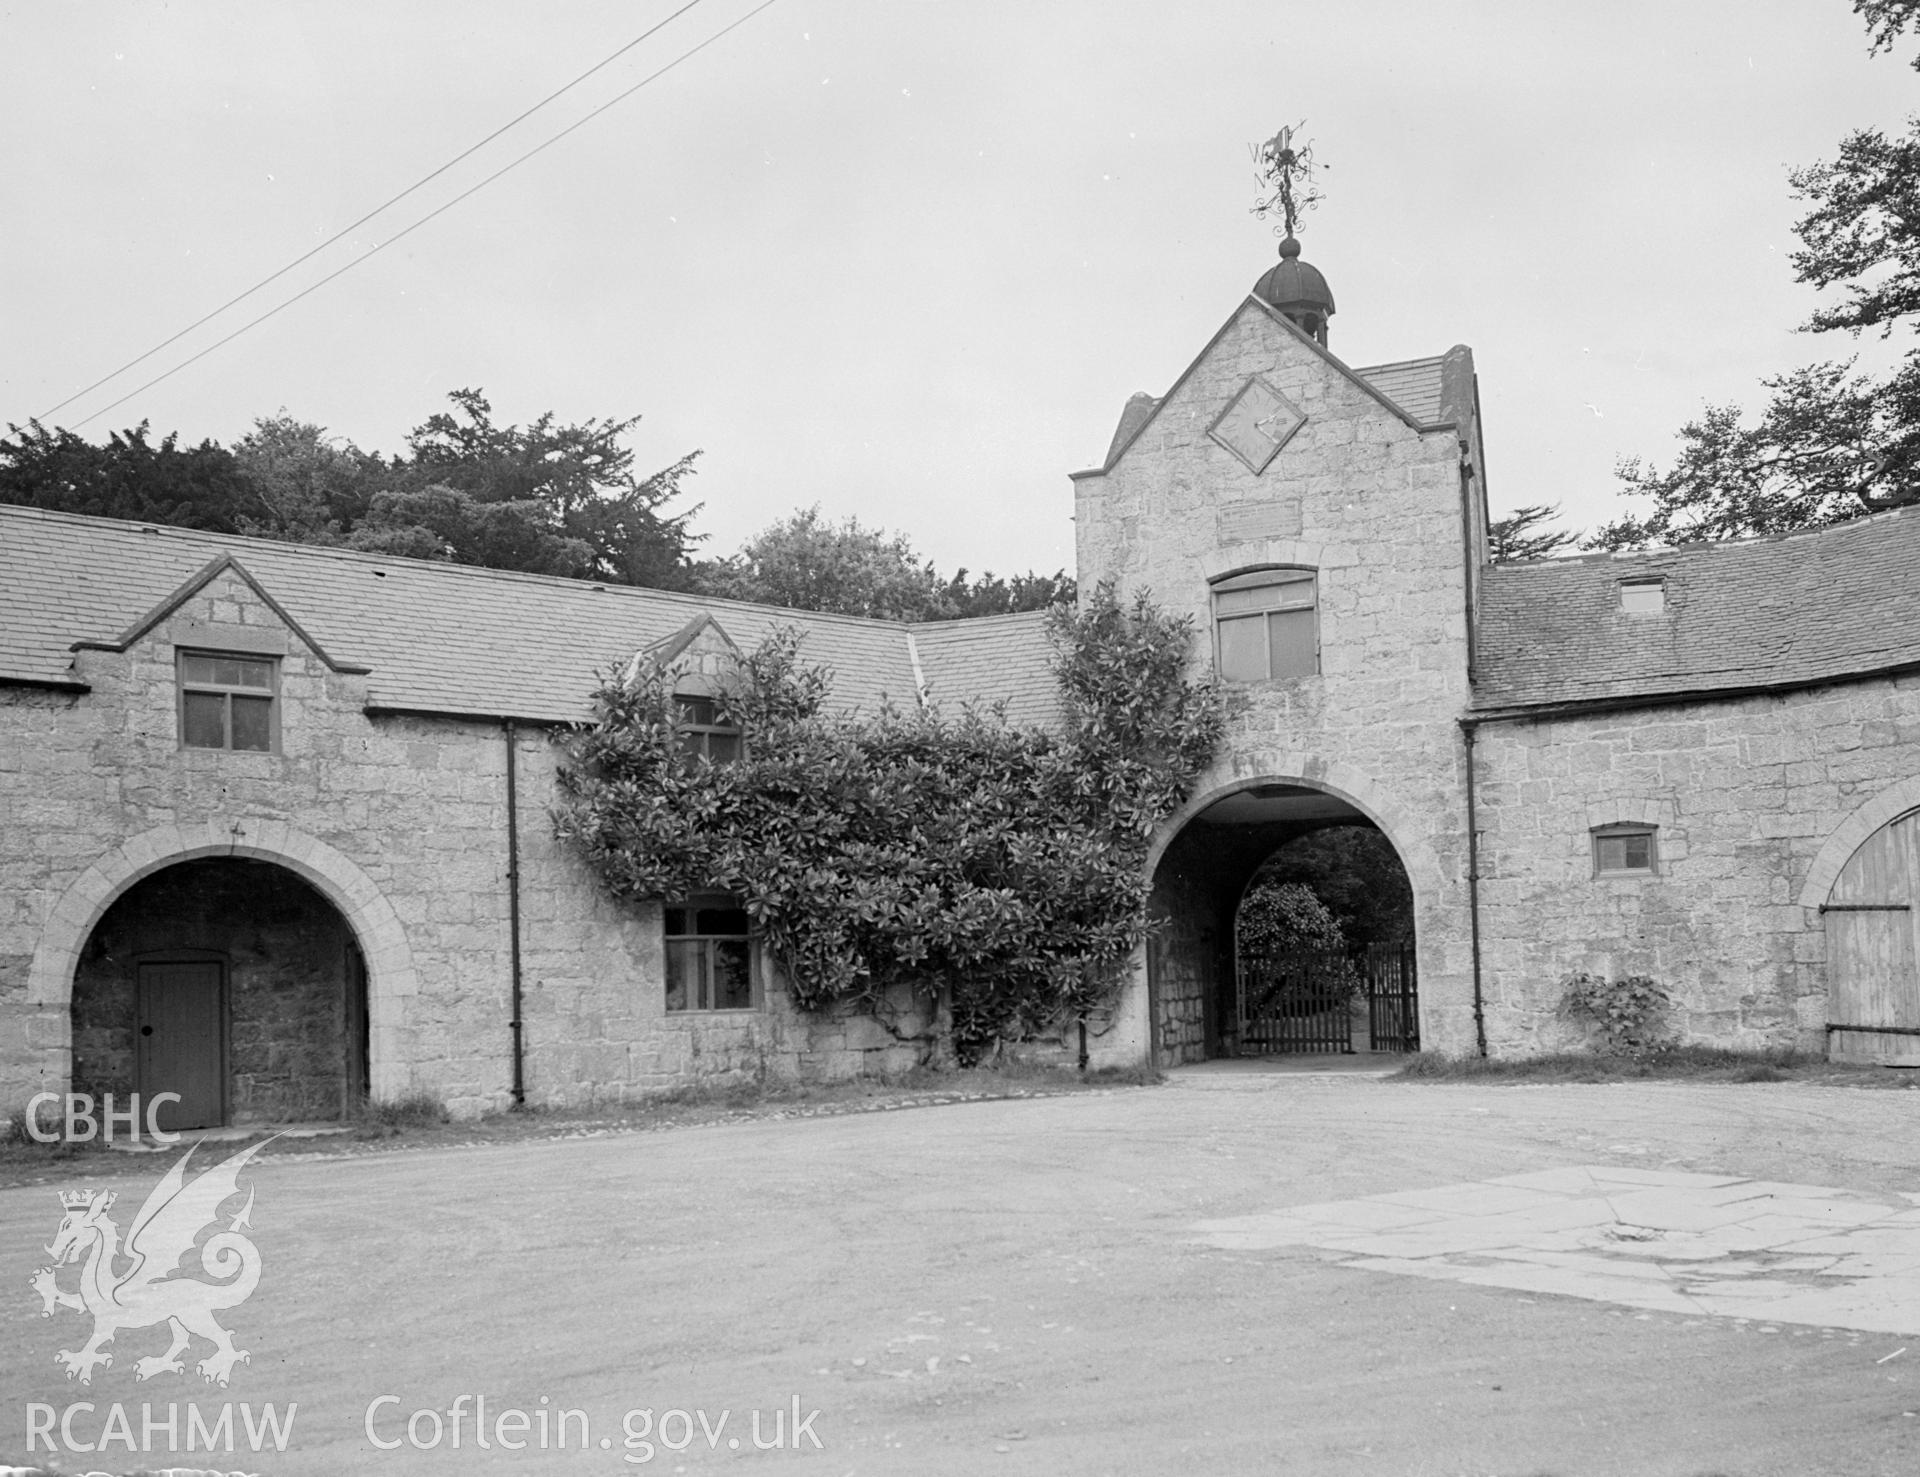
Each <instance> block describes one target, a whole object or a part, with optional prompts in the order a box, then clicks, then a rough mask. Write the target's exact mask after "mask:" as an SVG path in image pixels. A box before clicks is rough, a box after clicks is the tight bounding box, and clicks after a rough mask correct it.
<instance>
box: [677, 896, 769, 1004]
mask: <svg viewBox="0 0 1920 1477" xmlns="http://www.w3.org/2000/svg"><path fill="white" fill-rule="evenodd" d="M747 932H748V930H747V910H746V909H745V908H743V907H741V906H740V903H739V900H738V899H736V898H695V899H692V900H690V901H688V902H684V903H669V904H668V905H667V1010H668V1011H669V1012H678V1011H687V1010H750V1009H751V1008H752V1007H753V944H752V941H751V940H750V939H749V938H748V936H747Z"/></svg>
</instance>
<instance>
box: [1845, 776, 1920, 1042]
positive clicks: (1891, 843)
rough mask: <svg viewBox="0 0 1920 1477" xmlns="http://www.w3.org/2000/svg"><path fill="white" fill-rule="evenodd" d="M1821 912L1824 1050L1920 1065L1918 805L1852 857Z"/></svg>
mask: <svg viewBox="0 0 1920 1477" xmlns="http://www.w3.org/2000/svg"><path fill="white" fill-rule="evenodd" d="M1820 911H1821V914H1822V915H1823V917H1824V918H1825V921H1826V929H1827V1023H1826V1025H1827V1051H1828V1055H1829V1056H1830V1057H1832V1059H1833V1060H1835V1061H1848V1062H1881V1063H1885V1064H1888V1065H1899V1066H1906V1065H1914V1064H1920V974H1916V961H1917V960H1920V811H1909V812H1907V813H1906V814H1905V815H1901V816H1898V817H1896V818H1895V819H1893V820H1890V821H1888V822H1887V823H1886V824H1884V825H1882V826H1881V827H1880V828H1879V829H1878V830H1876V831H1874V832H1873V833H1872V834H1871V835H1869V836H1868V837H1867V838H1866V839H1865V840H1864V841H1862V842H1861V843H1860V845H1859V847H1858V848H1857V849H1856V850H1855V851H1854V852H1853V854H1852V855H1851V856H1849V857H1848V858H1847V860H1846V863H1845V865H1843V866H1842V867H1841V868H1840V871H1839V875H1838V876H1836V877H1835V878H1834V881H1833V889H1832V891H1831V893H1829V895H1828V897H1827V900H1826V901H1825V902H1824V903H1823V904H1821V906H1820Z"/></svg>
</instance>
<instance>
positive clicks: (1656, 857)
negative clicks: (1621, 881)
mask: <svg viewBox="0 0 1920 1477" xmlns="http://www.w3.org/2000/svg"><path fill="white" fill-rule="evenodd" d="M1654 837H1655V832H1654V828H1653V827H1652V826H1603V827H1601V828H1600V829H1599V830H1597V831H1595V832H1594V833H1593V875H1594V876H1596V877H1648V876H1652V875H1653V874H1654V873H1655V872H1657V871H1658V870H1659V861H1660V853H1659V848H1658V847H1657V846H1656V844H1655V839H1654Z"/></svg>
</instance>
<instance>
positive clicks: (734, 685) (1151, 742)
mask: <svg viewBox="0 0 1920 1477" xmlns="http://www.w3.org/2000/svg"><path fill="white" fill-rule="evenodd" d="M1049 630H1050V634H1051V636H1052V638H1053V642H1054V648H1055V673H1056V677H1057V679H1058V681H1059V684H1060V689H1061V694H1062V697H1063V700H1064V707H1065V712H1066V721H1065V723H1064V724H1063V725H1062V728H1061V729H1060V730H1059V731H1057V732H1055V731H1048V730H1044V729H1040V728H1036V727H1020V726H1016V725H1013V724H1011V723H1009V722H1007V721H1006V719H1005V718H1004V716H1003V715H1002V714H1000V713H999V712H987V713H982V712H976V711H971V710H969V711H966V712H963V713H962V714H960V715H959V716H958V717H948V716H945V715H943V714H941V713H939V712H937V711H924V710H916V711H914V712H901V711H898V710H895V709H891V708H887V709H882V710H881V711H880V712H878V713H874V714H871V715H865V716H861V715H848V714H844V713H836V712H834V711H832V710H830V709H829V708H828V706H827V703H828V697H829V693H830V690H831V681H830V677H829V674H828V673H826V672H825V671H823V670H821V669H818V668H814V667H809V666H807V665H805V664H804V663H803V662H801V660H800V655H799V646H800V639H799V637H798V636H797V635H796V634H794V633H793V632H791V631H788V632H783V633H778V634H776V635H774V636H773V637H771V638H769V639H768V641H767V642H766V643H765V644H763V645H762V646H761V647H760V648H759V649H757V650H756V651H754V652H752V653H751V654H749V655H747V656H746V657H745V658H744V659H743V660H742V662H741V663H740V665H739V669H738V671H737V672H736V674H735V675H734V677H733V678H732V679H731V680H730V681H728V682H726V683H723V684H722V688H723V690H722V692H721V693H720V695H719V697H718V700H717V701H718V706H719V708H720V711H721V714H722V716H723V718H724V720H725V721H727V722H729V723H733V724H737V725H738V726H739V727H740V728H741V729H742V730H743V732H744V733H745V734H746V735H747V742H746V752H745V755H744V757H742V758H741V759H739V760H738V761H736V762H732V763H720V764H716V763H713V762H711V761H710V760H709V759H707V758H706V757H705V756H704V755H701V754H698V753H694V752H691V751H690V750H689V749H688V748H686V747H685V746H683V745H682V744H681V742H680V739H679V735H678V732H677V729H676V721H675V720H676V709H675V705H674V699H673V686H674V678H675V675H676V674H675V673H674V671H673V670H672V669H668V670H664V671H663V670H655V669H644V668H643V669H640V670H636V671H634V672H632V673H631V674H630V675H626V676H623V677H622V678H620V679H617V680H607V681H603V683H602V685H601V687H600V689H599V691H598V692H597V693H596V694H595V697H594V704H595V717H594V719H593V721H592V722H591V723H589V724H586V725H584V726H582V727H580V728H578V729H576V730H574V731H572V732H571V733H569V734H567V735H566V736H565V737H564V739H563V741H562V742H563V748H562V753H561V761H560V768H559V788H560V801H559V804H558V806H557V808H556V811H555V816H554V819H555V826H556V829H557V832H558V834H559V835H560V837H561V838H562V839H563V840H564V841H566V842H568V843H570V844H571V845H572V846H573V847H575V848H576V849H577V851H578V852H579V854H580V855H581V856H583V857H584V858H585V859H586V861H587V863H588V864H589V865H590V866H591V867H592V868H593V870H594V871H595V872H596V873H597V874H598V875H599V877H600V879H601V881H602V883H603V884H604V885H605V886H606V887H607V889H608V890H609V891H610V892H611V893H612V894H613V895H614V896H615V897H618V898H621V899H625V900H629V901H639V900H645V899H665V898H678V897H686V896H690V895H692V894H695V893H703V892H725V893H732V894H735V895H737V896H739V897H740V898H741V899H742V900H743V903H744V906H745V907H746V910H747V912H748V915H749V916H750V917H751V918H752V920H753V925H754V928H755V930H756V932H757V933H758V934H759V935H760V937H761V939H762V940H763V942H764V943H765V945H766V946H767V948H768V950H769V951H770V953H771V954H772V956H773V958H774V960H775V961H776V962H777V963H778V965H779V966H780V969H781V972H782V973H783V974H784V975H785V976H786V978H787V981H788V983H789V987H790V989H791V992H792V999H793V1000H794V1002H795V1003H796V1004H797V1005H799V1006H800V1007H801V1008H803V1009H806V1010H812V1011H821V1010H828V1009H835V1008H853V1009H856V1010H865V1011H868V1012H870V1013H873V1014H875V1015H877V1016H879V1017H880V1018H881V1019H882V1020H890V1018H889V1016H888V1002H889V999H890V997H891V996H892V995H893V994H894V992H895V991H896V989H897V987H900V986H903V985H904V986H909V987H911V988H913V989H914V990H917V991H919V992H921V993H922V994H923V995H928V996H933V997H935V998H944V999H945V1000H946V1001H947V1002H949V1004H950V1007H951V1010H950V1023H949V1025H948V1026H947V1027H946V1028H945V1029H947V1030H950V1032H951V1037H950V1039H949V1040H944V1041H941V1040H936V1041H933V1042H931V1043H930V1045H931V1047H932V1054H933V1055H935V1056H936V1057H943V1056H945V1055H946V1054H947V1053H949V1052H951V1053H952V1054H954V1055H956V1056H957V1057H958V1058H959V1060H961V1061H962V1062H969V1061H972V1060H974V1059H977V1058H978V1057H979V1056H980V1055H981V1054H983V1053H984V1052H986V1051H987V1050H989V1049H990V1048H991V1047H992V1045H993V1044H994V1043H995V1042H998V1041H1004V1040H1018V1039H1022V1038H1024V1037H1028V1036H1031V1035H1032V1034H1034V1033H1036V1032H1038V1031H1040V1030H1041V1029H1043V1028H1045V1027H1046V1026H1048V1025H1050V1024H1054V1023H1057V1022H1059V1021H1061V1020H1065V1019H1071V1018H1073V1017H1075V1016H1080V1015H1084V1014H1086V1013H1088V1012H1091V1011H1093V1010H1095V1009H1096V1008H1098V1007H1099V1006H1100V1005H1101V1004H1103V1003H1104V1002H1105V1001H1106V1000H1107V999H1108V998H1109V996H1110V994H1111V991H1112V989H1113V986H1114V984H1115V983H1116V981H1117V980H1118V978H1119V975H1120V971H1121V969H1122V967H1123V966H1124V964H1125V963H1126V960H1127V959H1128V957H1129V956H1130V955H1131V953H1132V951H1133V949H1134V947H1135V946H1136V945H1137V944H1138V943H1139V941H1140V939H1141V937H1142V934H1143V933H1144V930H1145V927H1146V878H1145V876H1144V863H1145V859H1146V849H1147V844H1148V840H1149V837H1150V836H1151V833H1152V831H1153V828H1154V826H1155V825H1156V824H1157V823H1158V822H1159V821H1160V820H1161V819H1162V818H1163V817H1164V816H1166V815H1167V814H1168V813H1169V812H1170V811H1172V810H1173V809H1174V808H1175V807H1177V806H1178V805H1179V804H1180V803H1181V802H1182V801H1184V800H1185V799H1186V797H1187V795H1188V793H1189V791H1190V788H1191V785H1192V782H1193V780H1194V778H1195V777H1196V776H1197V775H1198V774H1199V772H1200V771H1201V769H1203V768H1204V767H1205V765H1206V764H1207V762H1208V761H1209V760H1210V759H1211V757H1212V755H1213V752H1214V750H1215V748H1216V747H1217V745H1218V743H1219V739H1220V734H1221V731H1222V728H1223V726H1224V721H1225V719H1224V711H1223V708H1222V704H1221V700H1220V697H1219V695H1218V694H1217V693H1216V691H1215V690H1214V689H1213V687H1212V685H1211V684H1209V683H1195V682H1191V681H1189V680H1188V678H1187V676H1186V665H1187V653H1188V648H1189V646H1190V644H1191V641H1190V635H1191V633H1190V630H1189V623H1188V622H1186V621H1184V620H1176V619H1173V618H1170V617H1168V616H1166V615H1165V614H1163V613H1161V612H1160V611H1158V610H1157V609H1156V608H1155V607H1154V606H1153V605H1152V604H1151V603H1149V602H1148V601H1147V600H1146V599H1145V598H1144V597H1141V598H1138V599H1136V600H1134V601H1133V602H1131V603H1130V604H1122V603H1121V602H1120V601H1119V599H1118V598H1117V597H1116V596H1115V594H1114V592H1113V590H1112V589H1111V588H1110V587H1106V586H1103V587H1101V588H1099V589H1097V590H1095V591H1093V592H1092V593H1091V594H1090V595H1089V596H1088V597H1087V598H1086V600H1085V601H1084V603H1083V606H1082V607H1081V608H1080V609H1078V610H1074V609H1071V608H1067V607H1056V609H1055V612H1054V614H1053V616H1052V617H1051V624H1050V627H1049Z"/></svg>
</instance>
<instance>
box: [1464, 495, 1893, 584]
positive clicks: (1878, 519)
mask: <svg viewBox="0 0 1920 1477" xmlns="http://www.w3.org/2000/svg"><path fill="white" fill-rule="evenodd" d="M1903 515H1904V516H1907V517H1920V504H1913V505H1910V506H1907V507H1903V508H1882V509H1881V510H1880V511H1878V512H1875V513H1862V514H1861V515H1860V516H1859V517H1858V518H1843V519H1841V520H1840V521H1839V522H1838V523H1819V524H1815V525H1813V526H1812V527H1810V528H1786V529H1782V530H1780V532H1778V533H1756V534H1750V535H1748V536H1747V537H1746V538H1722V539H1692V540H1690V541H1688V542H1687V543H1684V544H1666V545H1663V546H1662V547H1660V548H1657V549H1595V550H1593V551H1592V552H1591V553H1586V554H1544V555H1542V556H1541V557H1540V558H1538V559H1502V560H1499V561H1497V562H1494V563H1491V564H1490V566H1489V567H1490V568H1493V569H1537V568H1539V567H1540V566H1542V565H1547V564H1558V565H1572V564H1606V563H1610V562H1612V561H1614V560H1627V559H1659V558H1665V557H1670V556H1672V555H1674V554H1691V553H1699V552H1703V551H1716V552H1717V551H1719V550H1723V549H1751V548H1754V547H1756V546H1758V545H1760V544H1784V543H1788V542H1790V541H1792V540H1794V539H1814V538H1820V537H1823V536H1825V535H1827V534H1834V533H1840V532H1843V531H1845V530H1848V529H1853V528H1860V527H1862V526H1864V525H1865V524H1868V523H1887V522H1892V521H1894V520H1895V519H1898V518H1900V517H1901V516H1903Z"/></svg>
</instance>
